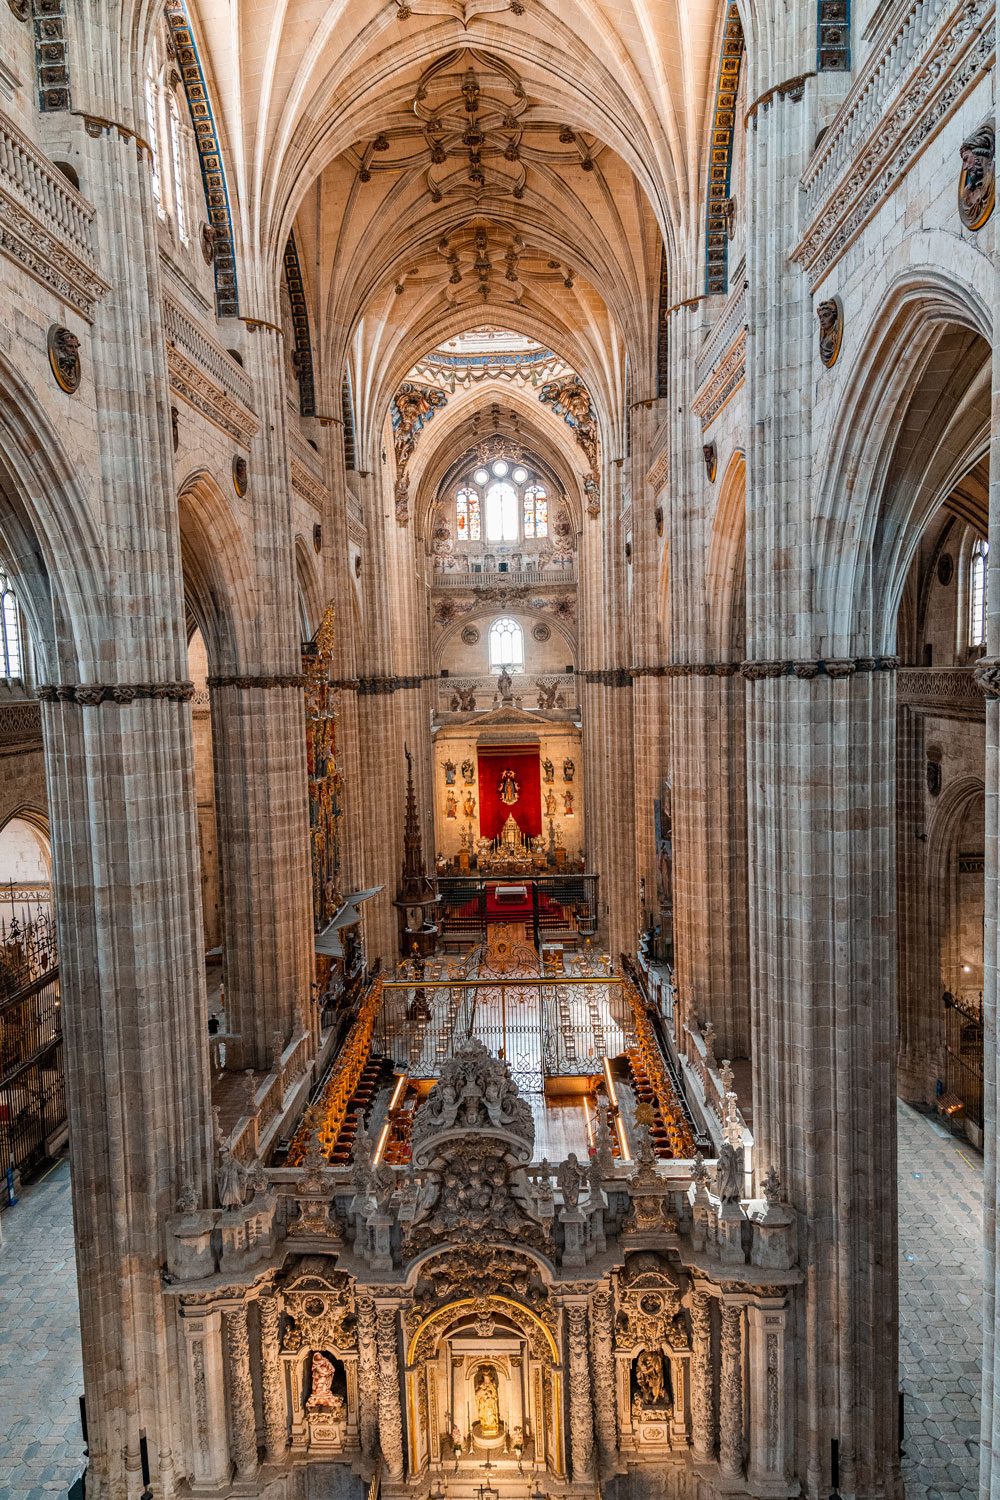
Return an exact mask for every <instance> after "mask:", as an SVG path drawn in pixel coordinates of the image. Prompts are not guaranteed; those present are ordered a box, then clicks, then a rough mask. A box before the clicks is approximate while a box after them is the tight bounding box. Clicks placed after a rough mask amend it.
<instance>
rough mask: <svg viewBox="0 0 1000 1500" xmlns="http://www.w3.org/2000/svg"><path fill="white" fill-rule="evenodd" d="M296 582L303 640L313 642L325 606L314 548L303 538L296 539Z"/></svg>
mask: <svg viewBox="0 0 1000 1500" xmlns="http://www.w3.org/2000/svg"><path fill="white" fill-rule="evenodd" d="M295 581H296V583H297V585H298V595H299V607H300V610H301V613H302V619H301V622H300V623H301V629H302V639H303V640H304V641H311V640H312V638H313V636H314V635H315V634H316V632H317V630H318V629H319V627H320V625H321V623H322V621H323V610H324V608H325V604H324V600H323V595H322V592H321V585H320V580H319V570H318V568H317V566H316V553H315V550H314V548H312V547H310V546H307V545H306V540H305V537H303V536H297V537H296V538H295Z"/></svg>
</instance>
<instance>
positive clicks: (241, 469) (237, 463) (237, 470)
mask: <svg viewBox="0 0 1000 1500" xmlns="http://www.w3.org/2000/svg"><path fill="white" fill-rule="evenodd" d="M249 487H250V466H249V464H248V463H247V461H246V459H245V458H244V457H243V455H242V454H241V453H238V454H237V455H236V457H235V458H234V459H233V489H234V490H235V491H236V493H237V495H239V497H240V499H241V500H242V499H243V496H244V495H245V494H246V492H247V490H248V489H249Z"/></svg>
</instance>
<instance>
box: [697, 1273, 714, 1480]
mask: <svg viewBox="0 0 1000 1500" xmlns="http://www.w3.org/2000/svg"><path fill="white" fill-rule="evenodd" d="M691 1329H692V1339H691V1450H692V1453H693V1454H694V1457H695V1459H696V1460H697V1461H698V1462H701V1463H708V1462H709V1461H710V1460H711V1459H713V1458H714V1457H715V1441H716V1435H717V1434H716V1426H715V1402H714V1400H713V1396H712V1297H711V1296H710V1295H709V1293H708V1292H695V1293H693V1295H692V1297H691Z"/></svg>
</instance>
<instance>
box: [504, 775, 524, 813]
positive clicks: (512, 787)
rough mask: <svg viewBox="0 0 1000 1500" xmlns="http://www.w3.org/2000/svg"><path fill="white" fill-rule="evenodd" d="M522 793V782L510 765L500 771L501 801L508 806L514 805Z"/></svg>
mask: <svg viewBox="0 0 1000 1500" xmlns="http://www.w3.org/2000/svg"><path fill="white" fill-rule="evenodd" d="M520 795H521V787H520V783H519V782H518V779H517V777H516V776H515V775H514V772H513V771H512V770H511V769H510V767H509V766H508V767H506V768H505V769H504V770H503V771H501V772H500V801H501V802H503V803H504V804H505V805H506V806H507V807H513V806H514V803H515V802H516V801H517V799H518V797H519V796H520Z"/></svg>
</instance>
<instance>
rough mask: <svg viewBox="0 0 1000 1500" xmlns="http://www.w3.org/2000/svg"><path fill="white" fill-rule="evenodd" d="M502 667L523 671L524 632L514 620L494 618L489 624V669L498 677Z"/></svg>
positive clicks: (512, 670) (511, 670)
mask: <svg viewBox="0 0 1000 1500" xmlns="http://www.w3.org/2000/svg"><path fill="white" fill-rule="evenodd" d="M504 667H506V668H507V669H508V671H510V672H523V671H524V632H523V631H522V629H521V627H520V625H519V624H518V623H517V621H516V620H511V619H503V620H494V621H493V624H492V625H491V626H490V671H491V672H495V673H496V674H497V676H498V677H499V675H500V673H501V672H502V671H503V669H504Z"/></svg>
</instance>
